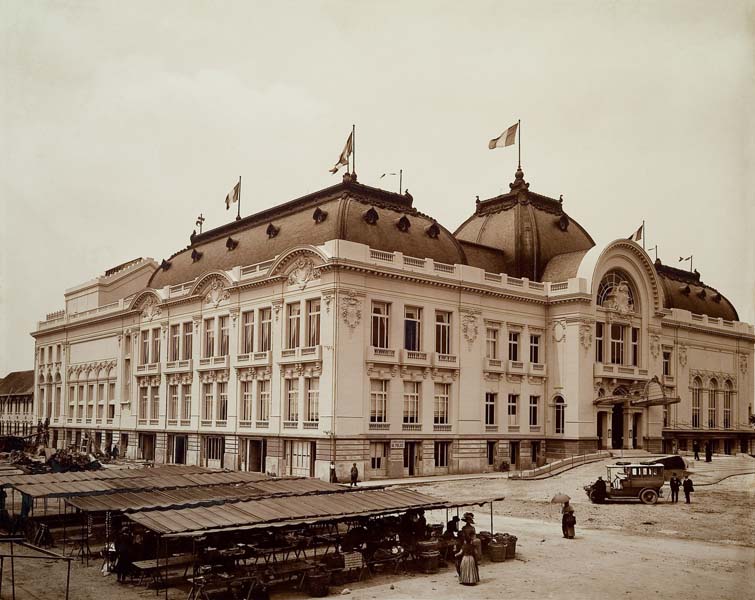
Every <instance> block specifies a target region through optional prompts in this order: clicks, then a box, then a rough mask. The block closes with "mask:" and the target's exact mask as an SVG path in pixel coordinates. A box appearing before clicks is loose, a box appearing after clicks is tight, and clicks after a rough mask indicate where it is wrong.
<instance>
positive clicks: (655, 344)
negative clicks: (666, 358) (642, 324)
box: [650, 335, 661, 358]
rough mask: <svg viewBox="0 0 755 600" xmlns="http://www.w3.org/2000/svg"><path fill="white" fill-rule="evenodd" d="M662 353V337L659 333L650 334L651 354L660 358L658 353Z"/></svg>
mask: <svg viewBox="0 0 755 600" xmlns="http://www.w3.org/2000/svg"><path fill="white" fill-rule="evenodd" d="M660 353H661V338H660V336H658V335H651V336H650V354H652V355H653V358H658V355H659V354H660Z"/></svg>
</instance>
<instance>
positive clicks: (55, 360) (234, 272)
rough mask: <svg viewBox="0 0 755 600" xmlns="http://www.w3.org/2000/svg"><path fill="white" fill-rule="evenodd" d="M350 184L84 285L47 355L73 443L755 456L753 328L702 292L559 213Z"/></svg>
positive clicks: (145, 449) (54, 404) (397, 454)
mask: <svg viewBox="0 0 755 600" xmlns="http://www.w3.org/2000/svg"><path fill="white" fill-rule="evenodd" d="M510 188H511V189H510V192H509V193H506V194H504V195H501V196H498V197H495V198H491V199H489V200H484V201H478V202H477V204H476V206H475V207H474V212H473V214H472V215H471V216H470V217H469V219H467V220H466V221H465V222H464V223H463V224H462V225H461V226H460V227H459V228H458V230H457V231H456V232H455V233H451V232H450V231H449V230H447V229H446V228H444V227H443V226H442V225H440V224H439V223H437V222H436V221H435V220H434V219H433V218H432V217H429V216H427V215H424V214H422V213H421V212H419V211H418V210H417V209H416V208H414V206H413V199H412V197H411V196H410V195H409V194H408V193H406V194H403V195H399V194H395V193H390V192H387V191H384V190H380V189H376V188H373V187H369V186H366V185H362V184H359V183H358V182H357V180H356V176H354V175H349V174H346V175H345V176H344V178H343V181H342V182H341V183H339V184H337V185H334V186H332V187H329V188H326V189H323V190H321V191H318V192H315V193H312V194H309V195H307V196H304V197H301V198H298V199H296V200H292V201H290V202H287V203H285V204H282V205H279V206H276V207H274V208H270V209H269V210H265V211H263V212H260V213H258V214H255V215H252V216H249V217H246V218H243V219H241V220H238V221H234V222H231V223H228V224H226V225H223V226H221V227H218V228H216V229H213V230H211V231H207V232H204V233H201V234H199V235H196V234H193V235H192V236H191V240H190V244H189V246H188V247H186V248H185V249H183V250H181V251H179V252H177V253H176V254H174V255H173V256H171V257H170V258H169V259H167V260H163V261H162V262H161V263H160V264H158V263H157V262H156V261H154V260H152V259H137V260H134V261H131V262H129V263H126V264H124V265H120V266H118V267H116V268H114V269H110V270H109V271H107V272H106V273H105V274H104V275H103V276H101V277H98V278H96V279H94V280H92V281H89V282H87V283H85V284H82V285H79V286H77V287H75V288H73V289H70V290H68V291H67V292H66V294H65V308H64V309H63V310H61V311H59V312H56V313H52V314H50V315H48V316H47V319H46V320H45V321H42V322H40V323H39V327H38V329H37V330H36V331H35V332H34V333H33V334H32V335H33V336H34V337H35V339H36V348H37V361H36V368H35V374H36V375H35V376H36V381H35V385H36V387H37V389H38V392H39V393H38V395H37V397H38V403H37V407H36V410H37V415H38V416H39V418H44V417H46V416H49V417H50V419H51V426H52V428H53V432H54V433H53V440H54V441H55V443H56V444H57V445H59V446H62V445H65V444H69V443H78V442H79V441H80V440H81V438H82V436H83V435H84V434H85V433H88V432H91V433H92V434H93V436H94V439H95V443H97V444H101V445H106V444H108V443H110V442H112V441H118V442H119V443H120V446H121V450H122V451H125V452H126V453H127V455H128V456H131V457H141V458H145V459H154V460H155V461H157V462H168V463H190V464H196V463H200V464H203V465H207V466H224V467H229V468H234V469H236V468H238V469H246V470H255V471H258V470H264V471H267V472H272V473H276V474H299V475H310V474H312V475H316V476H318V477H323V478H326V477H328V474H329V464H330V461H331V460H334V461H335V463H336V465H337V470H338V474H339V477H342V478H345V477H347V476H348V470H349V468H350V467H351V464H352V463H356V464H357V466H358V467H359V470H360V473H361V474H362V476H364V477H367V478H379V477H401V476H412V475H427V474H441V473H447V472H454V473H455V472H479V471H486V470H494V469H501V468H507V467H509V466H511V465H515V466H517V467H520V468H526V467H529V466H530V465H533V464H537V465H540V464H543V463H544V462H545V461H546V460H549V459H551V458H558V457H563V456H568V455H571V454H575V453H582V452H590V451H594V450H596V449H599V448H646V449H648V450H652V451H660V450H661V449H665V450H673V449H675V448H681V449H684V448H686V447H689V445H690V443H691V440H693V439H700V440H704V441H710V442H711V443H712V444H713V445H714V447H715V449H716V450H717V451H719V452H728V453H733V452H745V451H752V444H753V441H752V440H753V429H752V428H751V427H750V425H749V423H748V418H749V415H750V414H751V412H752V402H753V377H752V368H753V343H754V342H755V335H754V333H753V327H752V326H751V325H748V324H746V323H742V322H739V320H738V317H737V312H736V310H735V309H734V307H733V306H732V305H731V303H730V302H729V301H728V300H726V298H725V297H723V296H722V295H721V294H720V293H719V292H717V291H716V290H715V289H713V288H711V287H710V286H708V285H706V284H704V283H703V282H702V281H701V279H700V276H699V275H698V274H697V273H687V272H684V271H680V270H677V269H674V268H670V267H667V266H665V265H662V264H661V263H660V262H655V263H653V262H652V261H651V259H650V258H649V256H648V255H647V253H646V252H645V251H644V250H643V249H642V248H641V247H640V246H639V245H637V244H636V243H635V242H633V241H631V240H627V239H619V240H616V241H614V242H612V243H610V244H608V245H607V246H606V247H605V248H596V247H595V244H594V242H593V240H592V238H591V237H590V235H589V234H588V233H587V232H586V231H585V230H584V229H583V228H582V227H581V226H580V225H579V224H578V223H577V222H576V221H575V220H574V219H572V218H571V217H570V216H569V215H567V213H566V212H565V211H564V207H563V203H562V202H561V201H560V200H555V199H552V198H548V197H546V196H543V195H540V194H536V193H534V192H532V191H530V190H529V184H528V183H526V182H525V180H524V174H523V173H522V171H521V170H519V171H517V173H516V176H515V180H514V182H513V183H512V184H511V185H510Z"/></svg>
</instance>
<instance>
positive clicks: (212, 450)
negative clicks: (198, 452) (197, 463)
mask: <svg viewBox="0 0 755 600" xmlns="http://www.w3.org/2000/svg"><path fill="white" fill-rule="evenodd" d="M224 453H225V438H223V437H221V436H205V437H203V438H202V454H203V455H204V458H205V461H206V464H207V466H223V454H224ZM218 463H219V464H218Z"/></svg>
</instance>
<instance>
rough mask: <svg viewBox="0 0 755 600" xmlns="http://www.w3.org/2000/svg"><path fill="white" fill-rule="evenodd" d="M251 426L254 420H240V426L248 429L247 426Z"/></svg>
mask: <svg viewBox="0 0 755 600" xmlns="http://www.w3.org/2000/svg"><path fill="white" fill-rule="evenodd" d="M251 426H252V422H251V421H239V427H240V428H244V429H246V428H248V427H251Z"/></svg>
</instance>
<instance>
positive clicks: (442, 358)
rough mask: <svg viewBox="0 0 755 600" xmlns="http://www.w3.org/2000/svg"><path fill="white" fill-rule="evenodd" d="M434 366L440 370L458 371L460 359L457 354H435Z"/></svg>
mask: <svg viewBox="0 0 755 600" xmlns="http://www.w3.org/2000/svg"><path fill="white" fill-rule="evenodd" d="M433 366H434V367H438V368H439V369H458V368H459V357H458V356H456V355H455V354H441V353H440V352H433Z"/></svg>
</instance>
